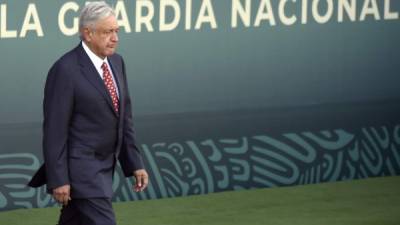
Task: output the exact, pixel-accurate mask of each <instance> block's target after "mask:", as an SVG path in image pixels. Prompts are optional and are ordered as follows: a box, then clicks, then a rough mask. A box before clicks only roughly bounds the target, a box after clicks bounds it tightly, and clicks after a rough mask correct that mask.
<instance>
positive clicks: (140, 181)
mask: <svg viewBox="0 0 400 225" xmlns="http://www.w3.org/2000/svg"><path fill="white" fill-rule="evenodd" d="M133 175H134V176H135V179H136V183H135V186H133V190H135V192H139V191H143V190H144V189H145V188H146V187H147V184H148V183H149V175H147V172H146V170H144V169H141V170H136V171H135V172H133Z"/></svg>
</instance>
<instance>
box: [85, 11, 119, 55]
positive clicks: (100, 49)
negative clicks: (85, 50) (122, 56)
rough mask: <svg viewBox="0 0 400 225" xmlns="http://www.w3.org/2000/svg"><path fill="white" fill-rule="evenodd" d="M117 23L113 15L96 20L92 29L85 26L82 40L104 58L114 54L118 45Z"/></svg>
mask: <svg viewBox="0 0 400 225" xmlns="http://www.w3.org/2000/svg"><path fill="white" fill-rule="evenodd" d="M118 31H119V28H118V23H117V20H116V18H115V16H109V17H106V18H104V19H101V20H99V21H97V23H96V24H95V26H94V29H91V28H85V30H84V40H86V44H87V45H88V46H89V48H90V50H92V51H93V52H94V53H95V54H96V55H97V56H99V57H100V58H102V59H104V58H105V57H107V56H110V55H112V54H114V52H115V49H116V48H117V45H118Z"/></svg>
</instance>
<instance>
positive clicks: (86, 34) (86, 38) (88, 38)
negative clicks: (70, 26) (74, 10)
mask: <svg viewBox="0 0 400 225" xmlns="http://www.w3.org/2000/svg"><path fill="white" fill-rule="evenodd" d="M81 34H82V38H83V40H84V41H86V42H90V41H91V40H92V32H91V31H90V29H89V28H88V27H85V28H83V29H82V31H81Z"/></svg>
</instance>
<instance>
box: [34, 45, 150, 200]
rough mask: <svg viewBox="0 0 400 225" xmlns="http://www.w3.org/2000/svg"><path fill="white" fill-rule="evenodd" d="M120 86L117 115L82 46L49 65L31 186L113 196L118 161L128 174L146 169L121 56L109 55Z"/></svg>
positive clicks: (82, 195) (80, 195) (89, 195)
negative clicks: (39, 162)
mask: <svg viewBox="0 0 400 225" xmlns="http://www.w3.org/2000/svg"><path fill="white" fill-rule="evenodd" d="M108 60H109V64H110V65H111V67H112V68H111V69H112V71H113V74H114V77H115V80H116V82H117V86H118V90H119V102H120V104H119V107H120V108H119V113H117V112H115V110H114V108H113V106H112V101H111V97H110V95H109V93H108V91H107V89H106V87H105V85H104V82H103V80H102V79H101V77H100V76H99V74H98V72H97V70H96V68H95V67H94V65H93V63H92V62H91V60H90V58H89V56H88V55H87V54H86V52H85V51H84V49H83V47H82V46H81V45H79V46H78V47H76V48H75V49H73V50H71V51H70V52H68V53H66V54H65V55H64V56H62V57H61V58H60V59H59V60H58V61H57V62H55V64H54V65H53V66H52V67H51V69H50V71H49V73H48V77H47V81H46V86H45V91H44V101H43V110H44V122H43V153H44V161H45V163H44V165H43V166H42V167H41V169H39V171H38V172H37V173H36V174H35V176H34V177H33V178H32V180H31V182H30V183H29V185H30V186H33V187H38V186H41V185H43V184H47V189H48V191H49V192H51V191H52V189H54V188H56V187H60V186H62V185H65V184H70V185H71V197H72V198H98V197H106V198H111V196H112V177H113V173H114V168H115V165H116V161H117V160H118V161H119V162H120V165H121V167H122V170H123V172H124V174H125V176H132V175H133V171H135V170H138V169H143V168H144V167H143V162H142V158H141V155H140V152H139V149H138V147H137V144H136V141H135V133H134V128H133V122H132V111H131V110H132V105H131V99H130V97H129V92H128V85H127V79H126V74H125V64H124V61H123V59H122V57H121V56H119V55H118V54H114V55H112V56H109V57H108Z"/></svg>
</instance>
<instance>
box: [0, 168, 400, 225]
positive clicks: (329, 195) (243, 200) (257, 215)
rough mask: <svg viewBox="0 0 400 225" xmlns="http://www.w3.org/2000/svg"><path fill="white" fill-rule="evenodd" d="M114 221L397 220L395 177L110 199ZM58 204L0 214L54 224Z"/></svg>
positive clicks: (386, 224) (14, 223)
mask: <svg viewBox="0 0 400 225" xmlns="http://www.w3.org/2000/svg"><path fill="white" fill-rule="evenodd" d="M114 208H115V211H116V215H117V220H118V225H239V224H240V225H259V224H260V225H261V224H262V225H338V224H341V225H400V177H399V176H397V177H383V178H370V179H366V180H357V181H347V182H336V183H324V184H317V185H305V186H295V187H285V188H269V189H257V190H247V191H236V192H223V193H216V194H209V195H200V196H191V197H183V198H171V199H161V200H148V201H138V202H127V203H116V204H114ZM58 213H59V208H46V209H30V210H14V211H8V212H1V213H0V225H55V224H56V221H57V216H58Z"/></svg>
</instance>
